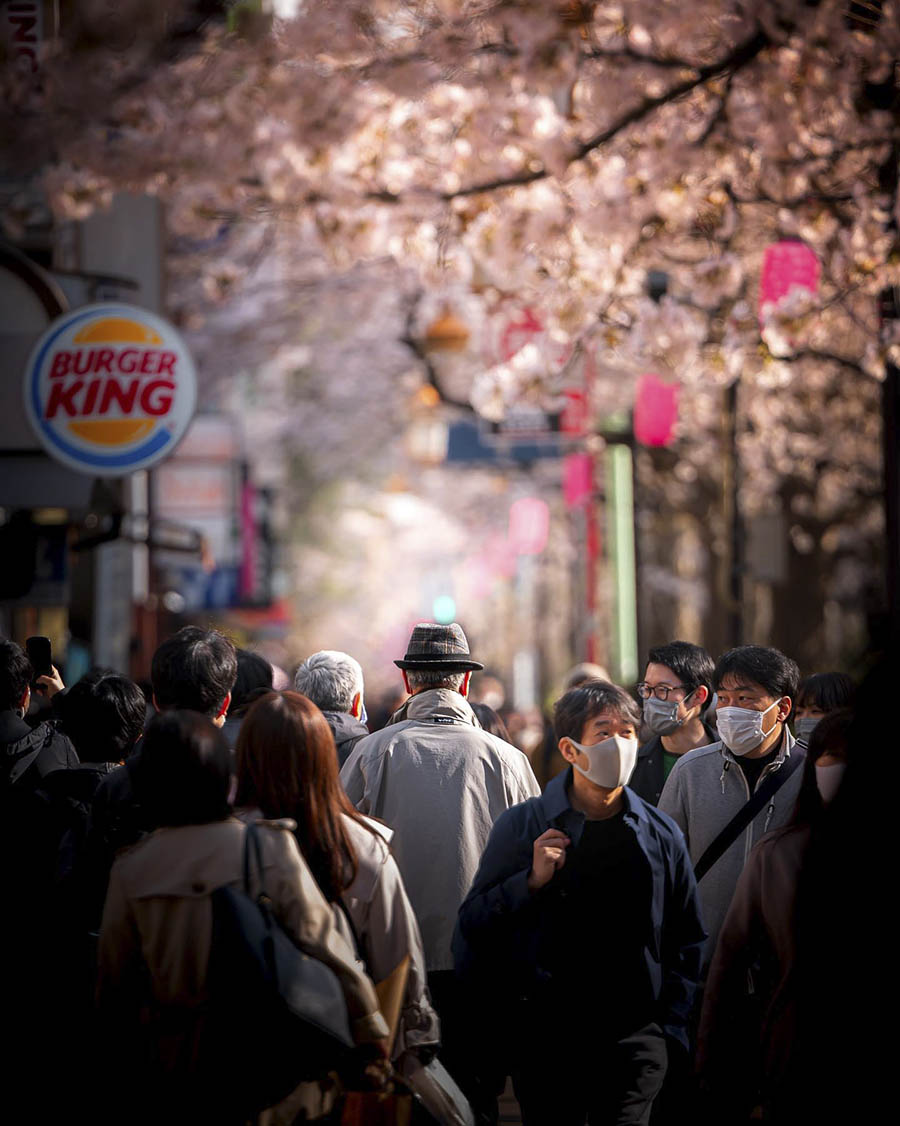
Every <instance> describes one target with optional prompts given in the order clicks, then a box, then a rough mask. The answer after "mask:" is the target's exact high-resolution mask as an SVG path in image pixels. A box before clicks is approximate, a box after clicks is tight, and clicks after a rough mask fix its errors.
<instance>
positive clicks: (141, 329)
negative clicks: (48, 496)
mask: <svg viewBox="0 0 900 1126" xmlns="http://www.w3.org/2000/svg"><path fill="white" fill-rule="evenodd" d="M196 402H197V378H196V373H195V370H194V364H193V360H192V359H191V356H190V353H189V352H188V350H187V347H186V345H185V343H184V341H183V340H182V339H181V337H180V336H179V334H178V333H177V332H176V331H175V329H174V328H173V327H172V326H171V325H170V324H168V322H166V321H164V320H163V319H162V318H161V317H158V316H156V315H155V314H154V313H150V312H148V311H147V310H146V309H139V308H137V307H135V306H132V305H120V304H106V303H101V304H97V305H87V306H83V307H82V308H79V309H74V310H73V311H72V312H70V313H66V314H65V315H64V316H62V317H59V318H58V319H57V320H55V321H54V322H53V324H52V325H51V326H50V327H49V328H48V329H47V331H46V332H45V333H44V335H43V336H42V337H41V338H40V340H39V341H38V343H37V345H36V346H35V348H34V351H33V352H32V354H31V358H30V360H29V362H28V365H27V368H26V371H25V409H26V412H27V414H28V418H29V421H30V422H31V425H32V427H33V428H34V431H35V433H36V434H37V436H38V438H39V439H40V441H41V442H42V444H43V445H44V448H45V449H46V450H47V452H48V453H49V454H50V455H51V457H54V458H56V460H57V461H61V462H62V463H63V464H64V465H67V466H69V467H70V468H72V469H75V470H77V471H78V472H80V473H87V474H90V475H92V476H99V477H120V476H123V475H125V474H127V473H132V472H134V471H135V470H137V469H146V468H148V467H149V466H151V465H155V464H156V463H157V462H158V461H161V460H162V459H163V458H165V457H167V456H168V455H169V454H170V453H171V452H172V451H173V450H174V449H175V447H176V446H177V445H178V442H179V441H180V440H181V438H182V436H183V434H184V432H185V430H186V429H187V427H188V424H189V423H190V421H191V418H192V417H193V414H194V409H195V407H196Z"/></svg>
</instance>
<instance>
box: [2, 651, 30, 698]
mask: <svg viewBox="0 0 900 1126" xmlns="http://www.w3.org/2000/svg"><path fill="white" fill-rule="evenodd" d="M33 676H34V669H33V668H32V667H31V661H29V660H28V655H27V654H26V652H25V650H24V649H23V648H22V647H21V645H16V643H15V642H14V641H0V712H11V711H13V709H15V708H17V707H19V705H20V704H21V703H22V697H23V696H24V695H25V691H26V689H27V688H28V686H29V685H30V684H31V679H32V677H33Z"/></svg>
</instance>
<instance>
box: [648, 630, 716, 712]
mask: <svg viewBox="0 0 900 1126" xmlns="http://www.w3.org/2000/svg"><path fill="white" fill-rule="evenodd" d="M647 664H648V665H649V664H654V665H665V666H666V668H667V669H671V670H672V672H673V673H675V675H676V676H677V677H678V679H679V680H680V681H681V683H682V684H686V685H687V686H688V688H689V689H691V690H693V689H694V688H699V687H700V685H701V684H702V685H703V686H704V688H705V689H706V693H707V703H708V702H709V699H710V698H711V697H712V692H713V687H712V686H713V674H714V672H715V669H716V666H715V664H714V663H713V659H712V657H710V655H709V653H707V652H706V650H705V649H703V648H701V647H700V646H699V645H692V644H691V642H690V641H670V642H669V643H668V644H667V645H657V646H655V647H654V648H653V649H651V650H650V652H649V653H648V654H647Z"/></svg>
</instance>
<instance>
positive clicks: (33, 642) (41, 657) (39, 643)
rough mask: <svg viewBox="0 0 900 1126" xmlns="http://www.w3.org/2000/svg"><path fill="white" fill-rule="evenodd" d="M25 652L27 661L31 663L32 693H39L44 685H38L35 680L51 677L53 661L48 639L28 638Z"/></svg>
mask: <svg viewBox="0 0 900 1126" xmlns="http://www.w3.org/2000/svg"><path fill="white" fill-rule="evenodd" d="M25 652H26V653H27V655H28V660H29V661H31V667H32V668H33V669H34V677H33V679H32V681H31V688H32V691H38V692H41V691H43V689H44V685H43V684H38V683H37V678H38V677H39V676H52V675H53V659H52V655H51V652H50V638H49V637H29V638H28V639H27V641H26V642H25Z"/></svg>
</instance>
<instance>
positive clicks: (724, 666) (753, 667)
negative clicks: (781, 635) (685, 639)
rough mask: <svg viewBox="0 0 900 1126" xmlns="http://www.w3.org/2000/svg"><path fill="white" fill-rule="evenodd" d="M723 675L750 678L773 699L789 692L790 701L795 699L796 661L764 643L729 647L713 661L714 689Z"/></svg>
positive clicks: (798, 671)
mask: <svg viewBox="0 0 900 1126" xmlns="http://www.w3.org/2000/svg"><path fill="white" fill-rule="evenodd" d="M726 677H735V678H737V679H742V680H746V681H752V682H753V683H754V684H758V685H759V686H760V688H764V689H765V690H766V693H767V694H768V695H769V696H772V697H774V698H775V699H778V698H779V697H781V696H790V698H791V701H792V702H793V703H796V702H797V686H798V685H799V683H800V670H799V669H798V668H797V663H796V661H792V660H791V658H790V657H786V656H785V655H784V653H780V652H779V651H778V650H777V649H769V648H767V647H766V646H764V645H739V646H738V647H737V648H736V649H729V650H728V652H727V653H725V654H723V656H721V657H720V658H719V659H718V661H716V668H715V672H714V674H713V687H714V688H715V689H716V691H717V692H718V690H719V689H720V688H721V686H722V682H723V681H724V680H725V678H726Z"/></svg>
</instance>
